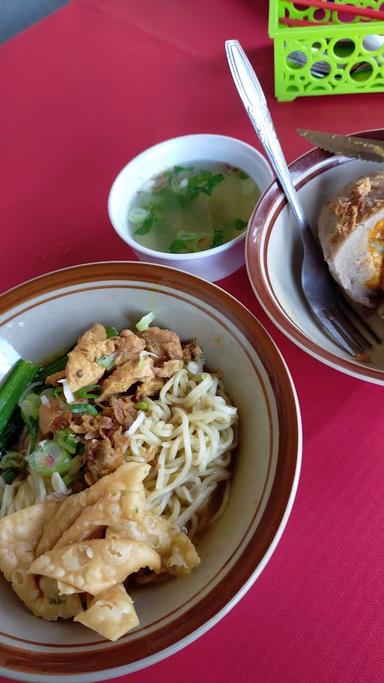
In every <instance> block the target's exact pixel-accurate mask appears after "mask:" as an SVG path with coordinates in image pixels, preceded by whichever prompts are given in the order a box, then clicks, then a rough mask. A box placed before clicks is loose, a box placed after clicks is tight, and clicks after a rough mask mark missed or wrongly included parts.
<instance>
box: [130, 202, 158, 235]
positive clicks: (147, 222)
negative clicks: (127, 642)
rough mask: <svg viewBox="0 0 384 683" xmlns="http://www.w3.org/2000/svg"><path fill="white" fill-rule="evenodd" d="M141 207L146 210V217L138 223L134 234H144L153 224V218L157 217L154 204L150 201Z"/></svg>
mask: <svg viewBox="0 0 384 683" xmlns="http://www.w3.org/2000/svg"><path fill="white" fill-rule="evenodd" d="M143 208H145V210H146V211H148V215H147V217H146V219H145V220H144V221H143V223H142V224H141V225H140V227H138V228H137V229H136V230H135V235H146V234H147V233H148V232H149V231H150V229H151V228H152V225H153V224H154V222H155V220H156V219H157V211H156V208H157V207H156V204H154V203H153V202H151V203H149V204H148V206H146V207H143Z"/></svg>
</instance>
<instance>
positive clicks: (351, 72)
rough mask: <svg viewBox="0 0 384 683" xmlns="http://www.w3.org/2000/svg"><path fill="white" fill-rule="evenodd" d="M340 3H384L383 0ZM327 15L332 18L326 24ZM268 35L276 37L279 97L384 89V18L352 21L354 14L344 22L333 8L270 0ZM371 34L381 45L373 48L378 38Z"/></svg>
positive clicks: (376, 5) (379, 5)
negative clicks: (288, 22) (292, 22)
mask: <svg viewBox="0 0 384 683" xmlns="http://www.w3.org/2000/svg"><path fill="white" fill-rule="evenodd" d="M338 3H340V4H345V5H346V4H348V5H355V6H356V7H371V8H373V9H380V8H381V9H384V2H383V0H338ZM279 17H289V18H290V19H305V20H308V21H311V22H316V26H304V27H303V26H300V27H297V26H295V27H291V26H285V25H283V24H281V23H279ZM345 17H347V15H345ZM329 21H332V22H334V24H333V25H327V24H326V22H329ZM269 36H270V37H271V38H272V39H273V41H274V59H275V95H276V97H277V99H278V100H279V101H280V102H283V101H289V100H294V99H295V98H296V97H302V96H305V95H338V94H351V93H367V92H382V91H384V21H367V20H366V19H365V20H364V19H362V18H361V17H353V19H352V21H351V16H350V17H349V20H348V22H345V23H343V21H341V20H340V19H339V16H338V13H337V12H336V11H334V10H323V9H321V10H319V9H316V8H314V7H302V8H299V7H298V6H297V5H296V6H295V5H294V4H291V3H289V2H286V1H285V0H270V3H269ZM371 36H380V37H382V45H381V46H380V47H378V48H377V49H372V43H375V42H377V39H376V40H375V41H374V40H373V38H371Z"/></svg>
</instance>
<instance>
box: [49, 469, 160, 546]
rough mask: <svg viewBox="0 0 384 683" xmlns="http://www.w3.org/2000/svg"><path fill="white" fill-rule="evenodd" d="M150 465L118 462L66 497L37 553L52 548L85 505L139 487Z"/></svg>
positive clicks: (138, 488)
mask: <svg viewBox="0 0 384 683" xmlns="http://www.w3.org/2000/svg"><path fill="white" fill-rule="evenodd" d="M149 469H150V466H149V465H145V464H143V463H137V462H128V463H124V464H123V465H120V467H118V468H117V469H116V470H115V471H114V472H112V473H111V474H108V475H106V476H105V477H102V478H101V479H99V480H98V481H97V482H96V483H95V484H93V485H92V486H90V487H89V488H88V489H85V490H84V491H81V492H80V493H76V494H74V495H72V496H69V497H68V498H66V499H65V500H64V501H63V502H62V504H61V507H60V508H59V509H58V511H57V512H56V514H55V515H54V516H53V518H52V519H51V521H50V522H49V524H48V525H47V527H46V529H45V531H44V533H43V535H42V538H41V540H40V543H39V545H38V547H37V550H36V555H37V556H39V555H42V554H43V553H45V552H46V551H47V550H51V549H52V548H53V547H54V546H55V545H56V543H57V542H58V541H59V539H60V538H61V537H62V535H63V534H64V532H65V531H66V530H67V529H69V527H71V526H72V525H73V524H74V522H75V521H76V520H77V518H78V517H79V516H80V514H81V513H82V512H83V510H84V508H86V507H88V506H91V505H94V504H95V503H97V501H98V500H99V499H100V498H102V497H103V496H106V495H108V496H110V498H111V500H112V499H113V497H114V496H118V495H119V493H120V491H136V490H140V483H141V482H142V481H143V479H144V477H146V475H147V474H148V471H149Z"/></svg>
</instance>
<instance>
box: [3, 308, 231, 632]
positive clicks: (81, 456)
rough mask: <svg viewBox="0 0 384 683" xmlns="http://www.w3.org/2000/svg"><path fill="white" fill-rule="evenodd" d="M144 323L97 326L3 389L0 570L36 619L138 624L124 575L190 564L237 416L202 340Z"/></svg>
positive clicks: (143, 577) (139, 576)
mask: <svg viewBox="0 0 384 683" xmlns="http://www.w3.org/2000/svg"><path fill="white" fill-rule="evenodd" d="M151 322H153V315H152V314H148V315H147V316H144V318H142V319H141V320H140V321H139V322H138V323H137V325H136V328H135V331H132V330H129V329H126V330H122V331H121V332H120V333H118V332H117V330H116V329H115V328H111V327H108V326H107V327H106V326H104V325H101V324H100V323H95V324H93V325H92V327H91V328H90V329H88V330H86V331H85V332H84V333H83V334H82V335H81V336H80V337H79V339H78V341H77V343H76V344H75V346H74V347H73V348H72V349H71V350H70V351H69V352H68V353H66V354H64V355H63V356H62V357H61V358H59V359H57V360H56V361H54V363H53V364H51V365H50V366H48V367H39V366H38V365H36V364H33V363H31V362H29V361H19V362H18V364H17V365H16V367H15V368H14V369H13V371H12V372H11V373H10V375H9V376H8V378H7V379H6V381H5V382H4V384H3V385H2V387H1V388H0V446H1V455H0V472H1V478H0V510H1V518H0V570H1V571H2V573H3V574H4V576H5V578H6V579H7V580H8V581H9V582H10V583H11V585H12V588H13V589H14V590H15V592H16V593H17V594H18V596H19V597H20V598H21V600H23V602H24V603H25V605H26V606H27V607H28V609H30V611H31V612H33V613H34V614H35V615H37V616H40V617H43V618H44V619H48V620H57V619H67V618H74V619H75V621H78V622H80V623H82V624H83V625H85V626H88V627H89V628H93V629H94V630H96V631H97V632H98V633H100V635H102V636H103V637H105V638H110V639H111V640H115V639H117V638H119V637H121V636H122V635H123V634H124V633H126V632H127V631H128V630H129V629H131V628H134V627H135V626H137V624H138V617H137V615H136V612H135V608H134V605H133V601H132V598H131V597H130V596H129V594H128V593H127V590H126V589H127V584H126V583H125V582H126V581H127V579H128V578H129V577H132V578H133V579H135V581H136V582H137V583H147V582H148V581H151V580H153V579H154V578H156V577H158V576H167V575H168V576H169V575H170V576H172V575H173V576H181V575H183V574H187V573H189V572H190V571H191V570H192V569H194V568H195V567H197V566H198V564H199V562H200V560H199V556H198V553H197V551H196V548H195V546H194V543H193V540H194V539H196V538H197V537H198V536H199V535H200V533H201V532H202V530H203V529H204V528H205V527H206V526H207V525H208V524H210V523H212V522H213V521H214V520H215V519H217V518H218V516H219V515H220V514H221V513H222V511H223V509H224V507H225V504H226V501H227V499H228V495H229V485H230V475H231V471H230V464H231V451H232V450H233V448H234V447H235V446H236V424H237V410H236V408H235V407H234V406H232V405H230V404H229V401H228V399H227V397H226V394H225V392H224V387H223V384H222V381H221V379H220V377H219V374H218V373H213V372H207V371H206V370H205V369H204V356H203V352H202V349H201V348H200V346H199V344H198V342H197V341H196V340H191V341H187V342H181V341H180V338H179V337H178V335H177V334H176V333H175V332H173V331H171V330H165V329H161V328H159V327H155V326H153V327H152V326H151ZM213 494H215V495H213Z"/></svg>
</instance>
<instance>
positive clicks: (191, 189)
mask: <svg viewBox="0 0 384 683" xmlns="http://www.w3.org/2000/svg"><path fill="white" fill-rule="evenodd" d="M272 179H273V174H272V171H271V169H270V167H269V165H268V162H267V161H266V160H265V158H264V157H263V156H262V155H261V154H260V153H259V152H258V151H257V150H256V149H254V148H253V147H251V146H250V145H248V144H246V143H245V142H242V141H241V140H237V139H236V138H231V137H227V136H224V135H211V134H196V135H186V136H183V137H178V138H173V139H171V140H165V141H164V142H161V143H159V144H158V145H155V146H153V147H150V148H149V149H147V150H145V151H144V152H142V153H141V154H139V155H138V156H136V157H135V158H134V159H132V160H131V161H130V162H129V163H128V164H127V165H126V166H125V167H124V168H123V169H122V170H121V172H120V173H119V175H118V176H117V178H116V179H115V181H114V183H113V185H112V188H111V191H110V194H109V198H108V213H109V218H110V220H111V223H112V225H113V227H114V229H115V230H116V232H117V234H118V235H119V236H120V237H121V238H122V239H123V240H124V241H125V242H126V243H127V244H129V246H130V247H131V248H132V249H133V251H134V252H135V254H136V256H137V257H138V258H139V259H140V260H142V261H148V262H151V263H160V264H162V265H169V266H173V267H175V268H180V269H182V270H186V271H188V272H190V273H193V274H195V275H199V276H200V277H204V278H206V279H208V280H211V281H216V280H220V279H222V278H224V277H226V276H228V275H230V274H231V273H233V272H234V271H235V270H237V269H238V268H240V267H241V266H242V265H243V264H244V259H245V255H244V243H245V234H246V230H247V226H248V221H249V218H250V216H251V215H252V212H253V210H254V208H255V206H256V204H257V202H258V200H259V197H260V196H261V194H262V193H263V192H264V190H265V189H266V188H267V187H268V186H269V184H270V183H271V182H272Z"/></svg>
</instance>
